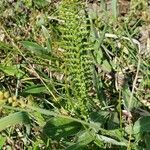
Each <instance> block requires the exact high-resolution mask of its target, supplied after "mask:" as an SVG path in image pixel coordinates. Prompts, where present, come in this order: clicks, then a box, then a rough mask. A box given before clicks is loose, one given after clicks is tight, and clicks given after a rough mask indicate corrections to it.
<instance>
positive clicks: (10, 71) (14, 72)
mask: <svg viewBox="0 0 150 150" xmlns="http://www.w3.org/2000/svg"><path fill="white" fill-rule="evenodd" d="M0 70H1V71H3V72H4V73H6V74H7V75H9V76H16V77H18V78H20V77H21V76H23V75H24V74H25V73H24V72H23V71H22V70H20V69H19V68H18V67H17V65H12V66H4V65H2V64H0Z"/></svg>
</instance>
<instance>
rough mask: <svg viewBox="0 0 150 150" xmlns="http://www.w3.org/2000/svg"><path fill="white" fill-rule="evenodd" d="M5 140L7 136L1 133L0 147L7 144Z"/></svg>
mask: <svg viewBox="0 0 150 150" xmlns="http://www.w3.org/2000/svg"><path fill="white" fill-rule="evenodd" d="M5 141H6V137H3V136H2V135H0V149H2V147H3V145H4V144H5Z"/></svg>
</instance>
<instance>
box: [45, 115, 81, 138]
mask: <svg viewBox="0 0 150 150" xmlns="http://www.w3.org/2000/svg"><path fill="white" fill-rule="evenodd" d="M80 129H81V124H80V123H78V122H75V121H72V120H70V119H65V118H60V117H53V118H51V119H50V120H49V121H48V122H47V123H46V125H45V126H44V128H43V133H44V134H45V135H47V136H48V137H51V138H52V139H61V138H62V137H63V138H66V137H68V136H71V135H74V134H76V133H77V132H78V131H79V130H80Z"/></svg>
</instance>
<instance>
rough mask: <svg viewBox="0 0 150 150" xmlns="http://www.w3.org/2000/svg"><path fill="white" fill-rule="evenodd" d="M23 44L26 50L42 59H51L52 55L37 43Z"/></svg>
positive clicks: (26, 42)
mask: <svg viewBox="0 0 150 150" xmlns="http://www.w3.org/2000/svg"><path fill="white" fill-rule="evenodd" d="M22 44H23V46H24V47H25V48H26V49H28V50H31V52H32V53H34V54H35V55H37V56H39V57H40V58H41V59H51V57H50V54H49V53H48V52H47V50H46V49H45V48H44V47H42V46H40V45H38V44H37V43H34V42H29V41H23V42H22Z"/></svg>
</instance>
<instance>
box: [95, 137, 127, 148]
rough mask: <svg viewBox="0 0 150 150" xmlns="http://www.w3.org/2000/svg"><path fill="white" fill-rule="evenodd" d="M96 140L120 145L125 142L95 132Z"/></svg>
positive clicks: (124, 144) (123, 144)
mask: <svg viewBox="0 0 150 150" xmlns="http://www.w3.org/2000/svg"><path fill="white" fill-rule="evenodd" d="M96 141H100V142H104V143H109V144H113V145H120V146H126V143H124V142H120V141H117V140H115V139H113V138H110V137H107V136H103V135H98V134H96Z"/></svg>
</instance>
